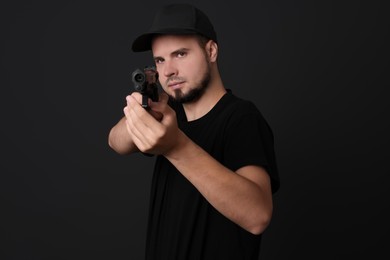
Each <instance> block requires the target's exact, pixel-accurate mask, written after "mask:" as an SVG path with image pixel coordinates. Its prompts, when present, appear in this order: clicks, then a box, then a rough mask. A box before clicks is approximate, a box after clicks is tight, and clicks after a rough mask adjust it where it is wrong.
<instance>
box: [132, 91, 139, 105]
mask: <svg viewBox="0 0 390 260" xmlns="http://www.w3.org/2000/svg"><path fill="white" fill-rule="evenodd" d="M130 96H132V97H133V98H134V99H135V100H136V101H137V102H138V104H140V105H141V104H142V95H141V93H139V92H136V91H135V92H133V93H131V94H130Z"/></svg>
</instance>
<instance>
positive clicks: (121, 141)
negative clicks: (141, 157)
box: [108, 108, 138, 155]
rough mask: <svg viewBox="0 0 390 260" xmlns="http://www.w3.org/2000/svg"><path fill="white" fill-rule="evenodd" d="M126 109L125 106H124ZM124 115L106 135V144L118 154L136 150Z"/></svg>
mask: <svg viewBox="0 0 390 260" xmlns="http://www.w3.org/2000/svg"><path fill="white" fill-rule="evenodd" d="M125 109H126V108H125ZM126 120H127V119H126V117H125V116H124V117H122V118H121V120H119V122H118V123H117V124H116V125H115V126H114V127H113V128H112V129H111V131H110V133H109V135H108V145H109V146H110V147H111V148H112V149H113V150H114V151H116V152H117V153H119V154H123V155H124V154H130V153H133V152H136V151H138V148H137V146H136V145H135V144H134V142H133V140H132V139H131V135H130V134H129V132H128V131H129V130H128V129H127V127H128V125H127V122H126Z"/></svg>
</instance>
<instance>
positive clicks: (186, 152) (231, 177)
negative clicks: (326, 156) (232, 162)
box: [126, 94, 272, 234]
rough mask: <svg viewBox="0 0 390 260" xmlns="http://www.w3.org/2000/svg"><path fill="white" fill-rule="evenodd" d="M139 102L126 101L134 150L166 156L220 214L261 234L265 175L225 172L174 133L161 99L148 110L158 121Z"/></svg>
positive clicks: (266, 210) (268, 202) (256, 170)
mask: <svg viewBox="0 0 390 260" xmlns="http://www.w3.org/2000/svg"><path fill="white" fill-rule="evenodd" d="M139 99H140V98H139V96H137V94H133V95H131V96H130V97H129V98H128V107H129V109H128V110H127V111H126V117H127V119H128V123H129V124H130V125H131V127H130V129H131V131H130V134H131V136H132V140H133V141H134V143H135V144H136V146H137V147H138V148H139V149H140V150H141V151H143V152H146V153H151V154H161V155H163V156H165V157H166V158H167V159H168V160H169V161H170V162H171V163H172V164H173V165H174V166H175V167H176V168H177V169H178V170H179V171H180V172H181V174H183V176H185V177H186V178H187V179H188V180H189V181H190V182H191V183H192V184H193V185H194V186H195V187H196V188H197V189H198V191H199V192H200V193H201V194H202V195H203V196H204V197H205V198H206V200H207V201H208V202H209V203H210V204H211V205H213V206H214V207H215V208H216V209H217V210H218V211H219V212H220V213H221V214H223V215H224V216H225V217H227V218H229V219H230V220H232V221H233V222H235V223H236V224H238V225H239V226H241V227H242V228H244V229H245V230H247V231H248V232H251V233H253V234H260V233H262V232H263V231H264V230H265V228H266V227H267V226H268V224H269V222H270V219H271V215H272V193H271V185H270V179H269V176H268V173H267V172H266V171H265V170H264V169H263V168H262V167H260V166H246V167H243V168H240V169H238V170H237V172H233V171H231V170H229V169H228V168H226V167H225V166H223V165H222V164H221V163H219V162H218V161H217V160H215V159H214V158H213V157H212V156H210V155H209V154H208V153H207V152H206V151H204V150H203V149H202V148H201V147H199V146H198V145H197V144H195V143H194V142H193V141H192V140H191V139H190V138H188V137H187V136H186V135H185V134H184V133H183V132H182V131H181V130H180V129H179V128H178V127H177V121H176V115H175V112H174V111H173V110H172V109H171V108H170V107H169V106H168V104H166V100H167V97H166V96H164V97H163V98H162V102H158V103H152V104H151V108H152V109H153V110H154V111H157V112H160V113H161V114H162V115H163V117H162V120H161V121H157V120H155V119H154V118H153V117H152V116H150V114H149V113H147V112H145V111H144V110H143V108H142V107H141V106H140V104H139V103H140V100H139Z"/></svg>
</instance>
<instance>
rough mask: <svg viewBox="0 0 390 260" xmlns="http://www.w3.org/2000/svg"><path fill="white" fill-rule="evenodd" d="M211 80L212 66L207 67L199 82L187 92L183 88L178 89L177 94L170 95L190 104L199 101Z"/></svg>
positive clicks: (182, 102)
mask: <svg viewBox="0 0 390 260" xmlns="http://www.w3.org/2000/svg"><path fill="white" fill-rule="evenodd" d="M210 80H211V72H210V67H208V68H207V70H206V72H205V73H204V75H203V76H202V78H201V81H200V82H199V84H197V85H196V86H195V87H194V88H191V89H190V90H189V91H188V92H187V93H184V92H183V91H182V90H181V89H176V90H175V91H174V92H175V95H170V96H171V98H172V99H173V100H175V101H176V102H179V103H181V104H189V103H194V102H196V101H198V100H199V99H200V98H201V97H202V96H203V94H204V92H205V91H206V89H207V88H208V86H209V84H210Z"/></svg>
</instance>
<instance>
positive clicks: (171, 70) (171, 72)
mask: <svg viewBox="0 0 390 260" xmlns="http://www.w3.org/2000/svg"><path fill="white" fill-rule="evenodd" d="M164 65H165V66H164V76H165V77H167V78H169V77H172V76H175V75H177V68H176V64H175V62H174V61H165V64H164Z"/></svg>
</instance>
